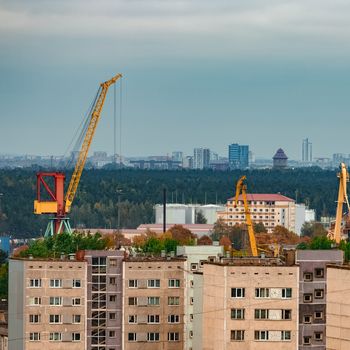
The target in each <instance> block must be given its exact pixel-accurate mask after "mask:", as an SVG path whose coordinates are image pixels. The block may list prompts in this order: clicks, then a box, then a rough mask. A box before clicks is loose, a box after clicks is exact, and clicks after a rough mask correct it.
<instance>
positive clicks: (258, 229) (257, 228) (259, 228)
mask: <svg viewBox="0 0 350 350" xmlns="http://www.w3.org/2000/svg"><path fill="white" fill-rule="evenodd" d="M253 226H254V232H255V233H267V230H266V227H265V225H264V224H263V223H262V222H257V223H253Z"/></svg>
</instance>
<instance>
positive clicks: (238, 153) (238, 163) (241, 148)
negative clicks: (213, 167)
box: [228, 143, 249, 169]
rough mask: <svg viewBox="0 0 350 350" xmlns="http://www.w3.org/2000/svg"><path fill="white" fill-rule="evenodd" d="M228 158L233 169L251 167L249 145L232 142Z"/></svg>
mask: <svg viewBox="0 0 350 350" xmlns="http://www.w3.org/2000/svg"><path fill="white" fill-rule="evenodd" d="M228 160H229V165H230V168H231V169H246V168H248V167H249V146H248V145H239V144H238V143H232V144H231V145H229V146H228Z"/></svg>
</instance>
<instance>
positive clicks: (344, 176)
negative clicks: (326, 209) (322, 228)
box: [328, 163, 350, 244]
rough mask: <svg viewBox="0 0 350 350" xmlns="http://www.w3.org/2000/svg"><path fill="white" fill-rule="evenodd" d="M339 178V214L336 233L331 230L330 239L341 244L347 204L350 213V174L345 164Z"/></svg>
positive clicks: (342, 165)
mask: <svg viewBox="0 0 350 350" xmlns="http://www.w3.org/2000/svg"><path fill="white" fill-rule="evenodd" d="M338 178H339V191H338V203H337V213H336V217H335V227H334V231H332V230H330V231H329V233H328V237H329V238H331V239H334V240H335V242H336V243H338V244H339V243H340V241H341V239H342V232H341V224H342V220H343V205H344V202H346V204H347V207H348V212H350V206H349V200H348V195H347V183H348V182H349V173H348V170H347V168H346V165H345V164H344V163H341V164H340V172H339V173H338Z"/></svg>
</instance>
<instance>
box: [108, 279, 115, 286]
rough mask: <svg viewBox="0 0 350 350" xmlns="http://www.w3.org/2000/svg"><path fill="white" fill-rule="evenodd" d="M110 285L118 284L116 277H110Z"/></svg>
mask: <svg viewBox="0 0 350 350" xmlns="http://www.w3.org/2000/svg"><path fill="white" fill-rule="evenodd" d="M109 284H111V285H113V286H115V285H116V284H117V279H116V278H115V277H110V278H109Z"/></svg>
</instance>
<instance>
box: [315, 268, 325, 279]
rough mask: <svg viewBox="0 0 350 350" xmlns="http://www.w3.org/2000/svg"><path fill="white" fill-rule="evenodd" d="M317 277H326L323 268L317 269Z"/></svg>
mask: <svg viewBox="0 0 350 350" xmlns="http://www.w3.org/2000/svg"><path fill="white" fill-rule="evenodd" d="M315 277H317V278H322V277H324V269H321V268H317V269H315Z"/></svg>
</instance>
